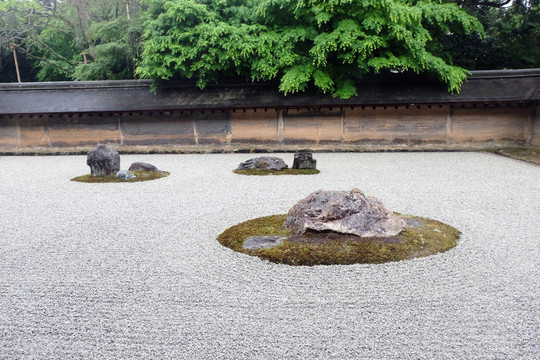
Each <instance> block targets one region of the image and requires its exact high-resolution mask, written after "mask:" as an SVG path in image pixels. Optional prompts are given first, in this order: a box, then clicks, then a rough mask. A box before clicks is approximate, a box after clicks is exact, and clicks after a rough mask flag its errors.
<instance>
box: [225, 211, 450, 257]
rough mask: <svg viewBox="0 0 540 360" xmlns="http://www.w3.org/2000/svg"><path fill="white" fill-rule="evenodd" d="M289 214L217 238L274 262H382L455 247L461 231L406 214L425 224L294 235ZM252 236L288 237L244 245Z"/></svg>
mask: <svg viewBox="0 0 540 360" xmlns="http://www.w3.org/2000/svg"><path fill="white" fill-rule="evenodd" d="M285 217H286V215H272V216H265V217H261V218H257V219H252V220H248V221H245V222H243V223H240V224H238V225H235V226H233V227H230V228H229V229H227V230H225V231H224V232H223V233H221V234H220V235H219V236H218V238H217V240H218V241H219V243H220V244H221V245H223V246H226V247H229V248H231V249H232V250H234V251H238V252H241V253H244V254H248V255H252V256H258V257H260V258H261V259H265V260H268V261H271V262H275V263H282V264H288V265H306V266H312V265H348V264H358V263H360V264H381V263H386V262H391V261H400V260H408V259H412V258H416V257H424V256H428V255H433V254H436V253H440V252H445V251H447V250H449V249H451V248H453V247H455V246H456V245H457V242H458V239H459V236H460V234H461V233H460V232H459V231H458V230H456V229H454V228H453V227H451V226H449V225H446V224H444V223H442V222H439V221H436V220H430V219H425V218H420V217H414V216H405V215H403V216H402V218H405V219H409V218H410V219H416V220H420V221H421V222H422V223H423V224H422V225H421V226H419V227H414V228H413V227H411V228H408V229H407V230H405V231H403V232H401V233H400V234H399V235H397V236H395V237H392V238H389V239H380V238H367V239H366V238H360V237H358V236H354V235H342V234H337V233H334V232H330V231H325V232H306V233H305V234H303V235H295V236H291V234H290V232H289V231H288V230H284V229H283V222H284V221H285ZM249 236H284V237H288V238H287V239H286V240H284V241H283V242H282V243H281V244H280V245H278V246H276V247H274V248H270V249H256V250H253V249H244V248H243V247H242V245H243V244H244V241H245V240H246V238H247V237H249Z"/></svg>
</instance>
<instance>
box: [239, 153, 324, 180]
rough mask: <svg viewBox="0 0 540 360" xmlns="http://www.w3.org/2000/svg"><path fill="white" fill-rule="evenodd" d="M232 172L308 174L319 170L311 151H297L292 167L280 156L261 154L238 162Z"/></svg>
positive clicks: (245, 173)
mask: <svg viewBox="0 0 540 360" xmlns="http://www.w3.org/2000/svg"><path fill="white" fill-rule="evenodd" d="M234 172H235V173H237V174H241V175H301V174H306V175H310V174H318V173H319V170H317V160H315V159H313V154H312V153H311V152H297V153H295V154H294V160H293V166H292V168H289V166H288V165H287V164H286V163H285V161H284V160H283V159H282V158H279V157H275V156H261V157H256V158H252V159H248V160H246V161H244V162H242V163H240V164H239V165H238V167H237V168H236V170H234Z"/></svg>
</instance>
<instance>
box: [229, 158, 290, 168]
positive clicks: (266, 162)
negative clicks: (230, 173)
mask: <svg viewBox="0 0 540 360" xmlns="http://www.w3.org/2000/svg"><path fill="white" fill-rule="evenodd" d="M287 167H288V166H287V164H285V162H284V161H283V159H281V158H278V157H274V156H261V157H257V158H253V159H249V160H246V161H244V162H243V163H240V165H238V167H237V168H236V170H247V169H263V170H278V171H279V170H283V169H286V168H287Z"/></svg>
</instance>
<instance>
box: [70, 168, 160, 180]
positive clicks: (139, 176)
mask: <svg viewBox="0 0 540 360" xmlns="http://www.w3.org/2000/svg"><path fill="white" fill-rule="evenodd" d="M131 173H132V174H134V175H135V176H136V177H134V178H133V179H130V180H124V179H120V178H118V177H117V176H116V175H108V176H92V175H91V174H88V175H83V176H78V177H74V178H73V179H71V181H77V182H84V183H129V182H139V181H150V180H156V179H161V178H164V177H167V176H169V175H170V174H171V173H169V172H167V171H143V170H140V171H131Z"/></svg>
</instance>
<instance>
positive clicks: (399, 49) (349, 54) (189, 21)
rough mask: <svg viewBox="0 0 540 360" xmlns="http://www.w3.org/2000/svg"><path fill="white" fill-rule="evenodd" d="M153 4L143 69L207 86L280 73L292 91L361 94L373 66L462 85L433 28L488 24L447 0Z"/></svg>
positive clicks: (172, 0)
mask: <svg viewBox="0 0 540 360" xmlns="http://www.w3.org/2000/svg"><path fill="white" fill-rule="evenodd" d="M146 3H147V4H148V5H149V7H150V9H151V11H150V12H149V14H148V19H147V22H146V27H145V44H144V52H143V56H142V59H143V60H142V61H141V63H140V66H139V67H138V69H137V73H138V74H139V75H140V76H142V77H146V78H156V79H176V78H195V79H197V84H198V86H200V87H201V88H203V87H205V86H206V85H207V84H208V83H210V82H217V81H219V80H220V79H223V78H227V77H231V76H239V77H242V78H245V79H251V80H252V81H268V80H273V79H279V80H280V90H281V91H282V92H284V93H285V94H288V93H294V92H298V91H303V90H305V89H306V88H307V87H308V85H314V86H315V87H316V88H317V89H318V90H319V91H322V92H324V93H331V94H332V95H333V96H335V97H341V98H348V97H350V96H352V95H354V94H356V87H355V82H356V81H357V80H358V79H361V78H362V77H363V76H364V75H365V74H367V73H381V72H390V71H391V72H415V73H425V74H429V75H430V76H433V77H435V78H437V79H439V80H441V81H443V82H445V83H446V84H447V85H448V88H449V90H450V91H456V90H459V87H460V85H461V83H462V82H463V80H464V79H465V77H466V73H467V72H466V70H464V69H462V68H459V67H457V66H453V65H452V64H451V63H450V61H449V60H446V59H443V57H442V56H441V55H440V52H441V46H440V43H439V42H438V41H434V39H433V37H432V35H431V32H430V29H438V30H439V31H441V32H444V33H448V32H453V33H464V34H468V33H471V32H472V31H476V32H478V33H482V27H481V25H480V23H479V22H478V20H477V19H476V18H474V17H473V16H470V15H469V14H467V13H466V12H465V11H463V9H461V8H460V7H459V6H458V5H457V4H456V3H455V2H451V1H442V0H417V1H413V0H326V1H322V0H279V1H278V0H260V1H255V0H246V1H241V0H219V1H215V0H212V1H211V0H197V1H196V0H169V1H165V2H163V1H157V0H146Z"/></svg>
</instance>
